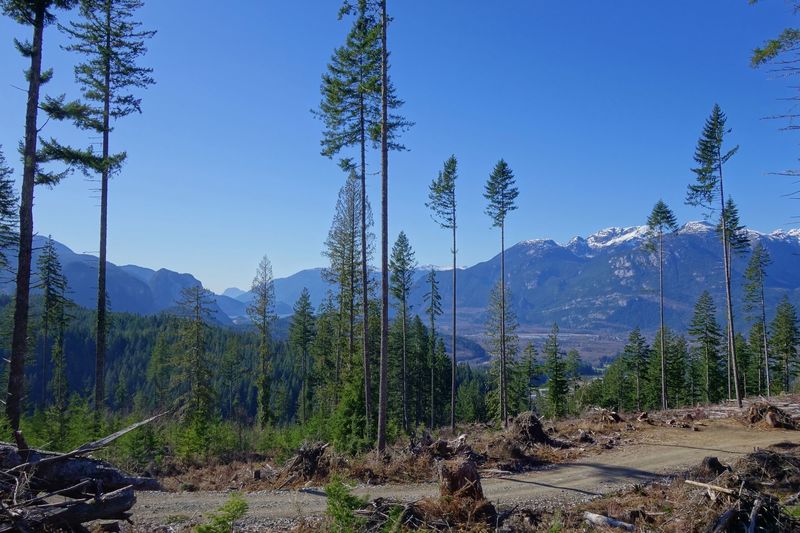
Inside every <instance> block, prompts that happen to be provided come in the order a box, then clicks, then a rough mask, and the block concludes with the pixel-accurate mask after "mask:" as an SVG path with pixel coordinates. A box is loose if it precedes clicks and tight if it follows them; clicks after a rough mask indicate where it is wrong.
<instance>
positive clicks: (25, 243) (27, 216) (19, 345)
mask: <svg viewBox="0 0 800 533" xmlns="http://www.w3.org/2000/svg"><path fill="white" fill-rule="evenodd" d="M44 22H45V4H44V2H36V7H35V13H34V21H33V45H32V49H31V68H30V71H29V73H28V103H27V107H26V112H25V145H24V148H23V157H24V168H23V173H22V191H21V194H20V206H19V254H18V256H17V287H16V294H15V296H14V331H13V333H12V337H11V363H10V366H9V373H8V397H7V398H6V415H7V416H8V422H9V424H10V425H11V429H12V430H17V429H19V419H20V413H21V411H22V395H23V394H24V392H25V358H26V356H27V353H28V311H29V297H30V283H31V255H32V250H33V187H34V184H35V180H36V167H37V162H36V142H37V134H38V129H37V128H38V127H37V117H38V112H39V87H40V85H41V75H42V42H43V37H44Z"/></svg>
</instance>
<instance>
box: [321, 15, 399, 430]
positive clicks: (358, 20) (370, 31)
mask: <svg viewBox="0 0 800 533" xmlns="http://www.w3.org/2000/svg"><path fill="white" fill-rule="evenodd" d="M345 15H353V16H354V20H353V26H352V28H351V29H350V31H349V32H348V34H347V38H346V41H345V44H344V46H341V47H339V48H337V49H336V50H334V53H333V56H332V57H331V60H330V63H329V64H328V68H327V72H326V73H325V74H323V76H322V85H321V92H322V101H321V102H320V106H319V110H318V111H316V112H315V113H316V115H317V116H319V117H320V118H321V119H322V121H323V123H324V125H325V129H324V131H323V137H322V141H321V145H322V155H324V156H326V157H331V158H332V157H334V156H336V155H337V154H339V153H341V152H342V150H344V149H346V148H349V147H356V148H357V151H358V165H357V166H356V164H355V163H354V162H353V160H352V159H351V158H343V159H341V160H340V164H341V166H342V168H344V169H345V170H348V171H349V170H354V171H355V170H356V168H357V173H358V177H359V179H360V182H361V285H362V287H361V288H362V290H361V312H362V326H363V338H362V351H363V353H362V357H363V364H364V393H365V399H366V401H365V406H364V408H365V411H366V417H367V418H366V419H367V434H369V433H370V422H371V420H372V392H371V391H372V385H371V370H370V353H369V290H368V285H369V273H368V264H367V248H368V247H367V211H366V206H367V205H368V203H367V185H366V180H367V145H370V144H371V145H373V146H374V145H375V144H377V143H378V141H379V139H380V138H381V137H382V135H383V134H382V133H381V132H382V131H384V130H386V136H387V139H386V143H387V149H392V150H403V149H404V147H403V146H402V145H401V144H399V143H398V142H397V141H396V140H395V134H396V133H399V132H400V131H402V130H404V129H405V128H407V127H408V126H410V123H409V122H408V121H406V120H405V119H403V118H402V117H400V116H396V115H394V114H393V115H391V116H389V117H388V123H387V127H386V128H383V127H382V124H383V114H384V112H383V111H384V110H383V105H384V101H385V102H386V105H387V107H388V109H387V113H388V110H395V109H398V108H400V107H401V106H402V105H403V102H402V100H400V99H398V98H397V97H396V96H395V95H394V89H393V87H392V86H391V83H390V81H389V80H388V78H386V79H385V80H384V76H383V74H382V72H381V69H382V64H383V52H382V44H381V42H382V24H381V22H380V20H379V19H380V17H381V13H380V10H379V9H378V6H376V2H375V1H374V0H345V2H344V3H343V6H342V9H341V10H340V11H339V17H340V18H343V17H344V16H345ZM384 81H385V82H386V85H387V87H386V97H385V98H384V96H383V94H382V91H383V90H384ZM381 144H382V143H381Z"/></svg>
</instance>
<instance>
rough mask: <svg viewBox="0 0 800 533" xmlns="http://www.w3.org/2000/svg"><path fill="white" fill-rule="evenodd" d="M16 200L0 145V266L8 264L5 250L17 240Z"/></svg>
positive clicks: (12, 179)
mask: <svg viewBox="0 0 800 533" xmlns="http://www.w3.org/2000/svg"><path fill="white" fill-rule="evenodd" d="M18 200H19V199H18V198H17V195H16V193H15V192H14V171H13V170H12V169H11V167H9V166H8V165H7V164H6V158H5V155H4V154H3V147H2V146H0V268H5V267H8V266H9V265H8V258H7V257H6V255H5V250H7V249H8V248H10V247H12V246H14V245H15V244H16V243H17V242H18V240H19V235H18V229H19V228H18V222H19V211H18V209H19V205H18Z"/></svg>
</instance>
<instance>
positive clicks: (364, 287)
mask: <svg viewBox="0 0 800 533" xmlns="http://www.w3.org/2000/svg"><path fill="white" fill-rule="evenodd" d="M364 105H365V104H364V97H363V95H362V96H361V105H360V109H359V113H360V118H359V120H360V122H361V124H360V127H361V133H360V135H361V313H362V315H363V316H362V325H363V338H362V339H361V340H362V343H361V349H362V352H363V353H362V355H363V363H364V411H365V413H366V428H365V430H366V435H365V436H366V437H367V438H369V436H370V434H371V427H372V375H371V369H370V366H371V365H370V360H369V277H368V276H369V273H368V272H367V155H366V143H367V137H366V135H367V132H366V126H365V119H364Z"/></svg>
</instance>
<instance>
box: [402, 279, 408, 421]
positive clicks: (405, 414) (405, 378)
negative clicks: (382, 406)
mask: <svg viewBox="0 0 800 533" xmlns="http://www.w3.org/2000/svg"><path fill="white" fill-rule="evenodd" d="M407 388H408V376H407V375H406V297H405V295H403V429H404V430H405V431H406V433H408V390H407Z"/></svg>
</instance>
